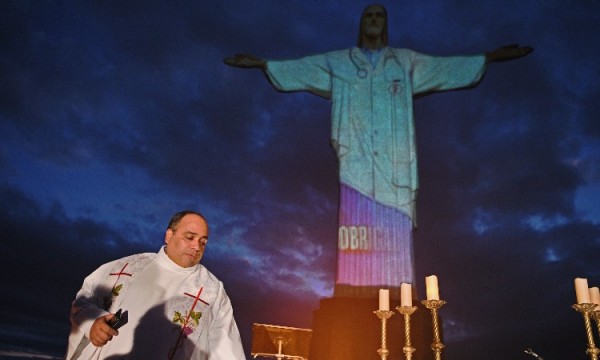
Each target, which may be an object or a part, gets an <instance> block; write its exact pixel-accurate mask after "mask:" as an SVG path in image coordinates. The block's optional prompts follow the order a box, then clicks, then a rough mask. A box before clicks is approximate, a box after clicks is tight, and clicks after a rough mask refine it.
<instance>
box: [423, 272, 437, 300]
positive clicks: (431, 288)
mask: <svg viewBox="0 0 600 360" xmlns="http://www.w3.org/2000/svg"><path fill="white" fill-rule="evenodd" d="M425 290H426V292H427V300H439V299H440V290H439V289H438V279H437V276H435V275H431V276H427V277H426V278H425Z"/></svg>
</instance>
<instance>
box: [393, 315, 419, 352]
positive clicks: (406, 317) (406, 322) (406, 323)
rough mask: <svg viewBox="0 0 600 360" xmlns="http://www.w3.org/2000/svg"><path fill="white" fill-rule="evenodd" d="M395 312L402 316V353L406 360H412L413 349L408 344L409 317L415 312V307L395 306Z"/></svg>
mask: <svg viewBox="0 0 600 360" xmlns="http://www.w3.org/2000/svg"><path fill="white" fill-rule="evenodd" d="M396 310H398V312H399V313H400V314H402V315H403V316H404V347H403V348H402V352H404V356H406V360H411V359H412V353H413V352H415V350H416V349H415V348H414V347H412V345H411V343H410V316H411V315H412V314H413V313H414V312H415V311H417V307H416V306H396Z"/></svg>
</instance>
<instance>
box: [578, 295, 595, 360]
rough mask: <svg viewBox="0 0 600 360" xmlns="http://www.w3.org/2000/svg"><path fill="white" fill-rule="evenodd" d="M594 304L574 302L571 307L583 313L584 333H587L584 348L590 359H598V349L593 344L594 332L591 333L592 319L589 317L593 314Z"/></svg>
mask: <svg viewBox="0 0 600 360" xmlns="http://www.w3.org/2000/svg"><path fill="white" fill-rule="evenodd" d="M595 307H596V304H575V305H573V309H575V310H577V311H578V312H580V313H581V314H582V315H583V321H584V323H585V333H586V335H587V341H588V347H587V350H586V354H588V356H589V357H590V359H592V360H598V354H599V353H600V350H598V348H597V347H596V344H594V334H593V333H592V321H591V320H590V317H591V316H592V315H593V314H592V313H593V312H594V308H595Z"/></svg>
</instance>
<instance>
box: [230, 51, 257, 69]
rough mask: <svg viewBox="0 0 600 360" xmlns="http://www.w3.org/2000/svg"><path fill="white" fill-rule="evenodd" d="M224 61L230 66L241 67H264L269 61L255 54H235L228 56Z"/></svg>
mask: <svg viewBox="0 0 600 360" xmlns="http://www.w3.org/2000/svg"><path fill="white" fill-rule="evenodd" d="M223 62H224V63H225V64H227V65H229V66H235V67H241V68H261V69H264V68H265V66H266V64H267V62H266V61H265V60H263V59H260V58H257V57H256V56H253V55H247V54H235V55H234V56H230V57H226V58H225V59H223Z"/></svg>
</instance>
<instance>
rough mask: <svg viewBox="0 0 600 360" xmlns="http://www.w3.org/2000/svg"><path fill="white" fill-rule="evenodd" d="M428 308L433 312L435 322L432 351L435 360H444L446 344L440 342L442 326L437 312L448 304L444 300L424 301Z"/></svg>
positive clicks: (432, 317)
mask: <svg viewBox="0 0 600 360" xmlns="http://www.w3.org/2000/svg"><path fill="white" fill-rule="evenodd" d="M421 303H422V304H423V305H425V307H426V308H428V309H429V310H431V320H432V322H433V343H431V350H433V353H434V354H435V360H442V349H443V348H444V344H442V342H441V341H440V324H439V320H438V314H437V311H438V310H439V309H440V308H441V307H442V306H443V305H444V304H445V303H446V302H445V301H444V300H423V301H421Z"/></svg>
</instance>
